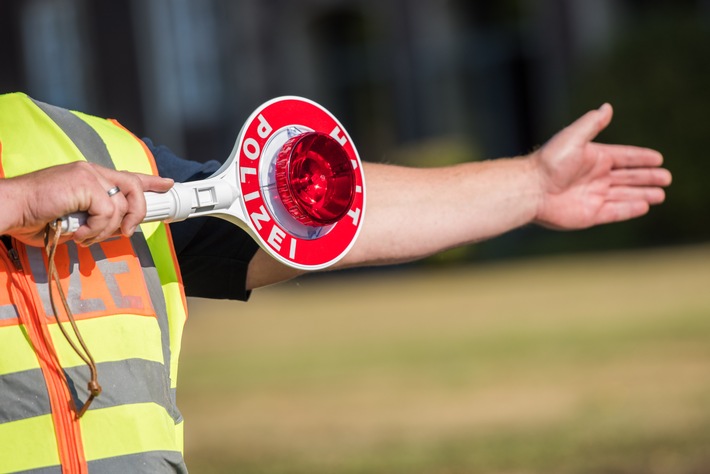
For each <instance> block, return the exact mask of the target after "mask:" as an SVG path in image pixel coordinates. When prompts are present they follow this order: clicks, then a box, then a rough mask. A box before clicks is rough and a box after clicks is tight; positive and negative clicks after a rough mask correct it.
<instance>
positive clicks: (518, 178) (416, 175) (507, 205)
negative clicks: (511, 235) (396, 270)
mask: <svg viewBox="0 0 710 474" xmlns="http://www.w3.org/2000/svg"><path fill="white" fill-rule="evenodd" d="M537 176H538V173H536V172H535V170H534V169H533V162H532V160H531V159H529V158H514V159H498V160H491V161H485V162H477V163H466V164H462V165H458V166H453V167H446V168H436V169H417V168H404V167H399V166H390V165H381V164H371V163H368V164H366V165H365V180H366V182H365V184H366V189H367V208H366V214H365V219H364V221H363V228H362V231H361V234H360V236H359V238H358V240H357V242H356V243H355V245H354V246H353V248H352V250H351V251H350V252H349V253H348V255H346V256H345V258H344V259H343V260H342V261H341V262H339V264H338V266H339V267H347V266H356V265H371V264H375V265H376V264H390V263H400V262H406V261H410V260H415V259H418V258H422V257H425V256H428V255H431V254H434V253H437V252H439V251H442V250H446V249H449V248H452V247H456V246H460V245H464V244H468V243H472V242H478V241H481V240H485V239H488V238H491V237H495V236H497V235H500V234H502V233H504V232H507V231H509V230H511V229H514V228H516V227H519V226H522V225H525V224H527V223H529V222H531V221H532V220H533V219H534V218H535V216H536V212H537V206H538V204H539V201H540V190H539V182H538V181H536V179H537Z"/></svg>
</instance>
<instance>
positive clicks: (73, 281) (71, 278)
mask: <svg viewBox="0 0 710 474" xmlns="http://www.w3.org/2000/svg"><path fill="white" fill-rule="evenodd" d="M25 251H26V253H27V255H28V261H29V264H30V268H31V269H32V274H33V275H34V278H35V284H36V290H37V294H38V295H39V299H40V300H41V301H42V306H43V308H44V312H45V314H46V315H49V316H52V319H53V313H52V310H51V305H50V302H49V285H48V278H47V270H46V268H47V261H46V259H47V257H46V255H45V252H44V251H42V249H39V248H26V249H25ZM55 262H56V265H57V270H58V272H59V277H60V280H61V285H62V289H63V290H64V293H65V294H66V295H67V301H68V303H69V307H70V309H71V310H72V313H73V314H74V316H75V318H76V319H77V320H80V319H87V318H92V317H97V316H110V315H113V314H124V313H126V312H130V313H131V314H136V315H143V316H153V317H154V316H155V311H154V310H153V306H152V303H151V298H150V293H149V291H148V288H147V287H146V284H145V281H144V279H143V278H142V269H141V263H140V261H139V260H138V258H137V257H136V256H135V255H134V254H133V248H132V246H131V243H130V240H129V239H127V238H124V237H121V238H116V239H112V240H109V241H105V242H101V243H99V244H96V245H92V246H91V247H88V248H87V247H80V246H77V245H76V244H74V243H73V242H67V243H66V244H63V245H61V246H59V248H58V249H57V254H56V256H55ZM62 317H63V318H64V317H65V316H62ZM62 320H64V319H62Z"/></svg>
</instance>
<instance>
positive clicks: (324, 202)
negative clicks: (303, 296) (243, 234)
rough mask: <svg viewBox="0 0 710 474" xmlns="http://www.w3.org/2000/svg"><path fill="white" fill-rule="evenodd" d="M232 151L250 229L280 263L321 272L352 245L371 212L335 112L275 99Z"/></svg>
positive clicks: (359, 165) (250, 122) (254, 117)
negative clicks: (367, 213) (364, 219)
mask: <svg viewBox="0 0 710 474" xmlns="http://www.w3.org/2000/svg"><path fill="white" fill-rule="evenodd" d="M232 153H233V154H234V153H236V154H237V157H236V160H235V161H236V162H237V169H236V172H237V180H238V186H239V188H240V189H239V191H240V192H239V195H240V197H241V199H239V202H240V204H241V206H242V212H243V215H244V216H245V220H246V223H247V225H248V227H249V230H250V231H251V232H252V233H253V235H254V236H255V237H256V238H257V239H258V240H259V241H260V243H261V246H262V248H264V249H265V250H266V251H267V252H268V253H270V254H271V255H272V256H273V257H274V258H276V259H277V260H280V261H281V262H283V263H286V264H288V265H290V266H293V267H296V268H300V269H305V270H315V269H320V268H325V267H327V266H329V265H332V264H333V263H335V262H336V261H338V260H339V259H340V258H342V257H343V256H344V255H345V254H346V253H347V251H348V250H349V249H350V248H351V247H352V245H353V243H354V242H355V239H356V238H357V236H358V234H359V232H360V228H361V225H362V221H363V217H364V212H365V184H364V176H363V172H362V163H361V161H360V157H359V156H358V153H357V150H356V149H355V146H354V145H353V143H352V140H351V139H350V136H349V135H348V134H347V132H346V131H345V129H344V128H343V126H342V125H341V124H340V123H339V122H338V120H337V119H336V118H335V117H334V116H333V115H332V114H330V112H328V111H327V110H326V109H324V108H323V107H321V106H320V105H318V104H316V103H315V102H312V101H310V100H308V99H303V98H300V97H280V98H276V99H273V100H271V101H269V102H266V103H265V104H263V105H262V106H260V107H259V108H257V109H256V110H255V111H254V112H253V113H252V115H251V116H250V117H249V119H248V120H247V122H246V123H245V125H244V127H243V128H242V131H241V133H240V136H239V138H238V140H237V143H236V146H235V150H234V151H233V152H232Z"/></svg>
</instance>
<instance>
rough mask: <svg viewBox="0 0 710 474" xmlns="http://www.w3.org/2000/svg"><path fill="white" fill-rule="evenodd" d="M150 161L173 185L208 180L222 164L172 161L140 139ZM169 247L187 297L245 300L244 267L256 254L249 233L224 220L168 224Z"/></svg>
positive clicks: (171, 156) (164, 149) (199, 219)
mask: <svg viewBox="0 0 710 474" xmlns="http://www.w3.org/2000/svg"><path fill="white" fill-rule="evenodd" d="M143 141H144V142H145V144H146V145H147V146H148V148H149V149H150V151H151V152H152V153H153V156H154V157H155V163H156V165H157V167H158V174H160V175H161V176H164V177H167V178H172V179H174V180H175V181H176V182H186V181H195V180H198V179H204V178H207V177H209V176H211V175H212V174H213V173H214V172H215V171H217V170H218V169H219V167H220V166H221V163H219V162H218V161H208V162H206V163H198V162H195V161H188V160H184V159H182V158H179V157H178V156H176V155H175V154H174V153H173V152H172V151H170V149H168V148H167V147H165V146H156V145H154V144H153V142H152V141H151V140H150V139H148V138H144V139H143ZM170 231H171V233H172V235H173V244H174V246H175V253H176V254H177V259H178V264H179V265H180V271H181V273H182V279H183V283H184V285H185V294H186V295H187V296H198V297H202V298H215V299H232V300H241V301H246V300H248V299H249V295H250V292H249V291H248V290H247V289H246V277H247V270H248V267H249V262H250V261H251V259H252V257H254V254H255V253H256V251H257V249H258V245H257V243H256V242H255V241H254V239H252V238H251V237H250V236H249V234H247V233H246V232H245V231H243V230H242V229H240V228H239V227H237V226H235V225H234V224H231V223H229V222H227V221H225V220H222V219H219V218H215V217H197V218H193V219H187V220H184V221H181V222H174V223H172V224H170Z"/></svg>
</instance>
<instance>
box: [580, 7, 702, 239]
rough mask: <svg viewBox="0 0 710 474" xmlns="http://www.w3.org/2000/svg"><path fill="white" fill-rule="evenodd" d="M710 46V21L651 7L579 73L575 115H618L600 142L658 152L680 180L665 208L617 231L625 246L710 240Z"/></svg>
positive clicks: (689, 13)
mask: <svg viewBox="0 0 710 474" xmlns="http://www.w3.org/2000/svg"><path fill="white" fill-rule="evenodd" d="M709 46H710V18H708V17H706V16H703V15H698V9H697V8H692V9H690V8H685V7H682V6H681V5H675V4H674V6H672V7H670V6H664V7H656V8H654V9H651V10H649V9H646V10H645V14H644V15H643V16H640V17H638V18H636V19H635V20H634V22H633V23H632V24H631V25H630V27H629V28H627V29H626V30H625V31H624V32H623V33H622V34H620V35H619V37H618V40H617V41H616V43H615V44H614V45H613V46H612V48H611V50H610V51H609V52H608V54H606V55H603V56H601V57H599V58H598V59H597V60H592V61H588V62H586V63H584V64H580V65H579V67H578V71H577V78H578V79H577V81H575V86H573V87H574V88H575V89H576V90H574V91H573V98H572V103H573V104H574V107H573V108H574V109H576V112H575V114H577V113H578V112H579V111H580V110H586V109H587V108H589V107H593V106H596V105H598V104H600V103H602V102H604V101H609V102H611V103H612V104H613V105H614V107H615V109H616V116H615V119H614V123H613V125H612V127H611V128H610V129H609V130H608V131H607V132H605V133H604V135H603V136H602V137H601V140H602V141H608V142H611V143H633V144H638V145H642V146H648V147H651V148H655V149H658V150H660V151H661V152H662V153H663V154H664V156H665V160H666V161H665V163H666V166H667V167H668V168H669V169H670V170H671V171H672V172H673V174H674V183H673V185H672V186H671V187H670V188H669V190H668V195H667V196H668V197H667V201H666V203H665V204H664V205H662V206H660V207H659V208H657V209H654V210H653V212H652V213H651V215H649V216H648V217H645V218H643V219H641V220H638V221H635V222H633V223H629V224H628V225H625V226H618V227H617V226H612V227H614V232H618V233H619V235H618V236H617V237H618V239H619V241H620V243H622V244H624V243H629V242H638V243H640V244H653V245H657V244H676V243H688V242H699V241H707V240H709V239H710V219H708V210H707V209H708V206H710V186H708V185H707V183H706V182H705V180H706V179H707V177H708V176H710V160H708V158H707V157H705V156H704V155H705V154H706V153H707V148H708V136H709V135H710V120H709V119H708V108H709V107H710V88H709V87H708V84H710V56H708V47H709ZM622 233H623V234H626V235H622Z"/></svg>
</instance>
